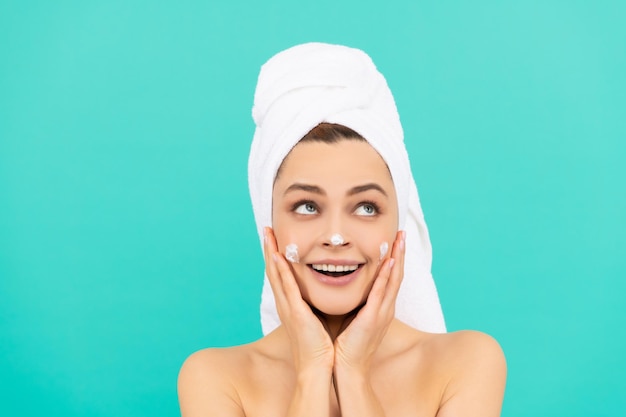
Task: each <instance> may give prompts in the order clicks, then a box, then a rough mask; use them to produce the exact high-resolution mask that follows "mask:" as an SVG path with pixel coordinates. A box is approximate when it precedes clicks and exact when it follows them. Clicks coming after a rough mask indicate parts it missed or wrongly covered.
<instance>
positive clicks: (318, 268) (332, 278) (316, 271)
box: [307, 262, 363, 285]
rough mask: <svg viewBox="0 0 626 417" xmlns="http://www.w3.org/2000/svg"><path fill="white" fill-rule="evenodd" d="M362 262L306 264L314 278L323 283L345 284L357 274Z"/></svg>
mask: <svg viewBox="0 0 626 417" xmlns="http://www.w3.org/2000/svg"><path fill="white" fill-rule="evenodd" d="M362 265H363V264H357V263H353V262H351V263H349V264H346V263H334V262H332V263H331V262H320V263H314V264H307V266H308V267H309V268H311V271H312V272H313V275H314V276H315V278H317V279H318V280H319V281H321V282H322V283H324V284H329V285H346V284H349V283H350V282H352V281H353V280H354V279H356V277H357V276H358V274H359V271H360V270H361V266H362Z"/></svg>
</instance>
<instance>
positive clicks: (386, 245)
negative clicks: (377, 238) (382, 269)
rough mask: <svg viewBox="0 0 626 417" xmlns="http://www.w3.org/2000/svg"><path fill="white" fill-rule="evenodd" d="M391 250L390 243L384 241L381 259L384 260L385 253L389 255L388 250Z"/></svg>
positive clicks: (381, 248) (381, 245)
mask: <svg viewBox="0 0 626 417" xmlns="http://www.w3.org/2000/svg"><path fill="white" fill-rule="evenodd" d="M388 250H389V244H388V243H387V242H383V243H381V244H380V259H381V260H382V259H383V258H384V257H385V255H387V251H388Z"/></svg>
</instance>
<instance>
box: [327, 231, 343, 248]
mask: <svg viewBox="0 0 626 417" xmlns="http://www.w3.org/2000/svg"><path fill="white" fill-rule="evenodd" d="M330 243H331V244H332V245H333V246H339V245H343V243H344V242H343V236H341V235H340V234H339V233H335V234H334V235H332V236H331V237H330Z"/></svg>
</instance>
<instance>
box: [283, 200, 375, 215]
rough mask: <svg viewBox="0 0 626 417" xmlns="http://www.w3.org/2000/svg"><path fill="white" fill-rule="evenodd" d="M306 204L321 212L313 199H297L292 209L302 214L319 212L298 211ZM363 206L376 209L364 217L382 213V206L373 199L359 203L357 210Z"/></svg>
mask: <svg viewBox="0 0 626 417" xmlns="http://www.w3.org/2000/svg"><path fill="white" fill-rule="evenodd" d="M304 205H310V206H313V207H314V208H315V210H316V211H317V212H319V208H318V207H317V204H315V203H314V202H313V201H311V200H300V201H297V202H296V203H294V204H293V206H292V207H291V211H292V212H294V213H296V214H301V215H303V216H310V215H312V214H317V213H311V214H304V213H297V210H298V209H299V208H300V207H302V206H304ZM363 206H371V207H372V208H373V209H374V213H373V214H369V215H365V216H364V217H375V216H377V215H379V214H380V207H379V205H378V204H376V203H375V202H373V201H361V202H360V203H359V204H358V205H357V207H356V209H355V211H356V210H357V209H358V208H360V207H363Z"/></svg>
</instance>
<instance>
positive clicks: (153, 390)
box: [0, 0, 626, 417]
mask: <svg viewBox="0 0 626 417" xmlns="http://www.w3.org/2000/svg"><path fill="white" fill-rule="evenodd" d="M624 16H626V3H625V2H623V1H604V0H598V1H582V0H578V1H576V0H572V1H565V0H563V1H555V0H536V1H523V2H521V1H519V2H502V1H482V0H474V1H446V2H441V1H439V2H435V1H415V0H406V1H399V0H389V1H385V2H368V1H356V0H353V1H336V0H333V1H330V0H319V1H316V2H296V1H293V0H291V1H288V0H284V1H269V2H252V1H250V2H238V1H229V2H227V1H215V0H213V1H211V0H205V1H194V0H182V1H176V2H175V1H128V0H124V1H121V0H108V1H54V2H49V1H22V2H18V1H8V0H2V1H1V2H0V397H1V398H2V401H0V415H3V416H40V415H47V416H64V417H71V416H86V417H92V416H93V417H96V416H116V417H124V416H129V417H130V416H132V417H137V416H156V417H159V416H163V417H165V416H172V415H177V414H178V405H177V398H176V377H177V373H178V369H179V367H180V365H181V364H182V362H183V360H184V359H185V357H186V356H188V355H189V354H190V353H192V352H193V351H195V350H197V349H201V348H204V347H208V346H227V345H233V344H240V343H245V342H248V341H252V340H254V339H256V338H258V337H259V336H260V335H261V331H260V325H259V318H258V309H257V306H258V303H259V294H260V290H261V280H262V271H263V263H262V257H261V252H260V246H259V243H258V238H257V235H256V231H255V226H254V220H253V216H252V210H251V206H250V202H249V198H248V190H247V172H246V170H247V156H248V155H247V154H248V149H249V144H250V141H251V138H252V134H253V130H254V125H253V122H252V120H251V105H252V96H253V91H254V86H255V81H256V77H257V74H258V70H259V67H260V65H261V64H262V63H263V62H264V61H265V60H266V59H267V58H269V57H270V56H271V55H273V54H274V53H276V52H278V51H280V50H282V49H284V48H286V47H289V46H292V45H294V44H297V43H301V42H306V41H324V42H332V43H343V44H347V45H350V46H355V47H359V48H362V49H364V50H365V51H367V52H368V53H369V54H370V55H371V56H372V57H373V59H374V61H375V62H376V63H377V65H378V67H379V68H380V70H381V71H382V72H383V73H384V74H385V76H386V77H387V79H388V82H389V84H390V86H391V88H392V90H393V91H394V94H395V96H396V100H397V103H398V107H399V110H400V114H401V118H402V121H403V124H404V128H405V133H406V143H407V147H408V149H409V153H410V156H411V160H412V164H413V170H414V174H415V177H416V180H417V183H418V187H419V189H420V194H421V199H422V204H423V207H424V211H425V215H426V220H427V222H428V225H429V228H430V233H431V238H432V243H433V248H434V265H433V273H434V276H435V279H436V282H437V285H438V289H439V293H440V297H441V301H442V304H443V307H444V312H445V316H446V320H447V323H448V327H449V329H450V330H452V331H453V330H459V329H467V328H469V329H478V330H482V331H485V332H487V333H490V334H491V335H493V336H494V337H496V338H497V339H498V340H499V341H500V343H501V345H502V347H503V349H504V351H505V353H506V356H507V359H508V366H509V377H508V385H507V392H506V396H505V402H504V410H503V416H505V417H521V416H546V417H553V416H568V417H574V416H581V417H588V416H622V415H624V410H626V395H624V392H625V391H626V379H625V378H624V372H625V371H626V359H625V356H626V338H625V337H624V334H623V333H624V329H626V308H625V307H624V306H625V300H626V296H625V292H626V284H625V283H626V261H625V259H626V256H625V248H626V238H625V235H626V214H625V213H626V186H625V182H626V164H625V162H624V160H625V158H626V145H625V143H624V142H625V139H626V29H625V28H626V26H625V25H624Z"/></svg>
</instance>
